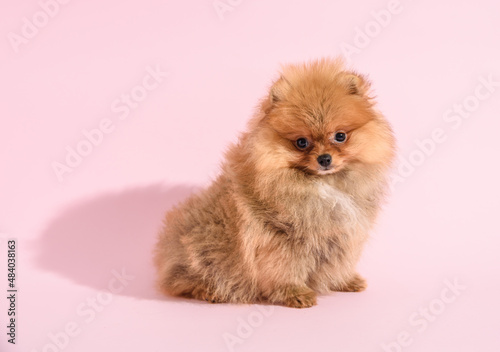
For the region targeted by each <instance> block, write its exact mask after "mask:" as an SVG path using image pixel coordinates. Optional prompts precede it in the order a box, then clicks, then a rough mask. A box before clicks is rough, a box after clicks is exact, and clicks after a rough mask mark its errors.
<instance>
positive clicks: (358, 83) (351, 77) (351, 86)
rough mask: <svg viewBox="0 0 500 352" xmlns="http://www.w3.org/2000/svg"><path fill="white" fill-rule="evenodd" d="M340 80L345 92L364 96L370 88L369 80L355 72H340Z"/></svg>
mask: <svg viewBox="0 0 500 352" xmlns="http://www.w3.org/2000/svg"><path fill="white" fill-rule="evenodd" d="M340 82H341V83H342V85H344V87H345V88H346V90H347V94H355V95H360V96H366V95H367V94H368V91H369V90H370V82H369V81H368V80H367V79H366V78H365V77H363V76H362V75H359V74H357V73H355V72H342V73H341V74H340Z"/></svg>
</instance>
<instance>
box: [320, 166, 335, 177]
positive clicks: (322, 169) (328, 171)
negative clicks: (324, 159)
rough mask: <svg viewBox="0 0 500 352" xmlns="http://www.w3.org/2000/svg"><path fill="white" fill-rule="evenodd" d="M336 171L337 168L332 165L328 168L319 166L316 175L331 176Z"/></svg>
mask: <svg viewBox="0 0 500 352" xmlns="http://www.w3.org/2000/svg"><path fill="white" fill-rule="evenodd" d="M336 171H337V168H336V167H335V166H334V165H329V166H320V167H319V169H318V170H317V173H318V175H329V174H333V173H334V172H336Z"/></svg>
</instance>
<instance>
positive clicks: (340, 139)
mask: <svg viewBox="0 0 500 352" xmlns="http://www.w3.org/2000/svg"><path fill="white" fill-rule="evenodd" d="M346 139H347V133H345V132H344V131H338V132H336V133H335V136H334V137H333V140H334V141H335V143H344V142H345V141H346Z"/></svg>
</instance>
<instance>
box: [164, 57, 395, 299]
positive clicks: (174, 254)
mask: <svg viewBox="0 0 500 352" xmlns="http://www.w3.org/2000/svg"><path fill="white" fill-rule="evenodd" d="M337 133H343V134H344V137H345V140H343V141H337V140H336V138H337V137H335V136H337ZM299 139H301V141H299ZM338 139H339V140H340V139H342V138H338ZM304 140H305V141H306V142H304ZM306 144H307V146H306V147H304V148H302V147H303V146H304V145H306ZM326 154H327V155H329V156H330V159H331V163H330V165H328V166H326V167H325V166H322V165H320V163H319V159H318V157H319V156H320V155H326ZM393 157H394V137H393V134H392V131H391V128H390V126H389V124H388V122H387V121H386V119H385V118H384V117H383V116H382V115H381V113H379V112H378V111H377V110H376V109H375V107H374V101H373V98H371V97H370V95H369V83H368V82H367V80H366V79H365V78H364V77H363V76H361V75H358V74H356V73H354V72H351V71H347V70H345V69H344V67H343V64H342V62H341V61H340V60H332V59H323V60H318V61H314V62H310V63H307V64H301V65H289V66H285V67H283V69H282V72H281V77H280V78H279V79H278V80H277V81H276V82H275V83H274V84H273V85H272V87H271V89H270V92H269V95H268V97H266V98H265V99H263V100H262V102H261V104H260V106H259V108H258V110H257V112H256V114H255V116H254V117H253V119H252V120H251V121H250V123H249V127H248V130H247V132H245V133H244V134H243V135H242V136H241V137H240V139H239V142H238V143H237V144H235V145H232V146H231V147H230V149H229V150H228V152H227V155H226V160H225V162H224V163H223V165H222V172H221V174H220V176H219V177H218V178H217V179H216V180H215V181H214V182H213V183H212V185H211V186H210V187H209V188H208V189H206V190H204V191H202V192H200V193H198V194H194V195H192V196H191V197H190V198H189V199H187V200H186V201H185V202H184V203H183V204H180V205H178V206H177V207H175V208H174V209H172V210H171V211H169V212H168V213H167V215H166V219H165V222H164V227H163V229H162V231H161V233H160V236H159V240H158V243H157V246H156V249H155V264H156V266H157V269H158V285H159V287H160V289H161V290H162V291H163V292H165V293H167V294H170V295H174V296H184V297H191V298H196V299H201V300H207V301H209V302H245V303H259V302H261V303H271V304H280V305H285V306H289V307H296V308H303V307H310V306H312V305H314V304H316V296H317V294H324V293H328V292H331V291H349V292H353V291H362V290H363V289H365V287H366V282H365V280H364V279H363V278H362V277H361V276H360V275H359V274H358V273H357V272H356V269H355V267H356V263H357V262H358V259H359V257H360V254H361V251H362V248H363V244H364V243H365V241H366V240H367V237H368V232H369V230H370V228H371V227H372V225H373V223H374V220H375V218H376V215H377V213H378V211H379V208H380V203H381V201H382V200H383V196H384V191H385V188H386V177H387V172H388V169H389V167H390V165H391V162H392V159H393Z"/></svg>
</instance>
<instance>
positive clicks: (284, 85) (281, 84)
mask: <svg viewBox="0 0 500 352" xmlns="http://www.w3.org/2000/svg"><path fill="white" fill-rule="evenodd" d="M290 88H291V85H290V82H288V81H287V79H286V78H285V77H283V76H281V77H280V78H279V79H278V80H277V81H276V82H274V83H273V85H272V87H271V90H270V91H269V101H270V103H271V104H275V103H277V102H279V101H283V100H285V98H286V95H287V93H288V91H289V90H290Z"/></svg>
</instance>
